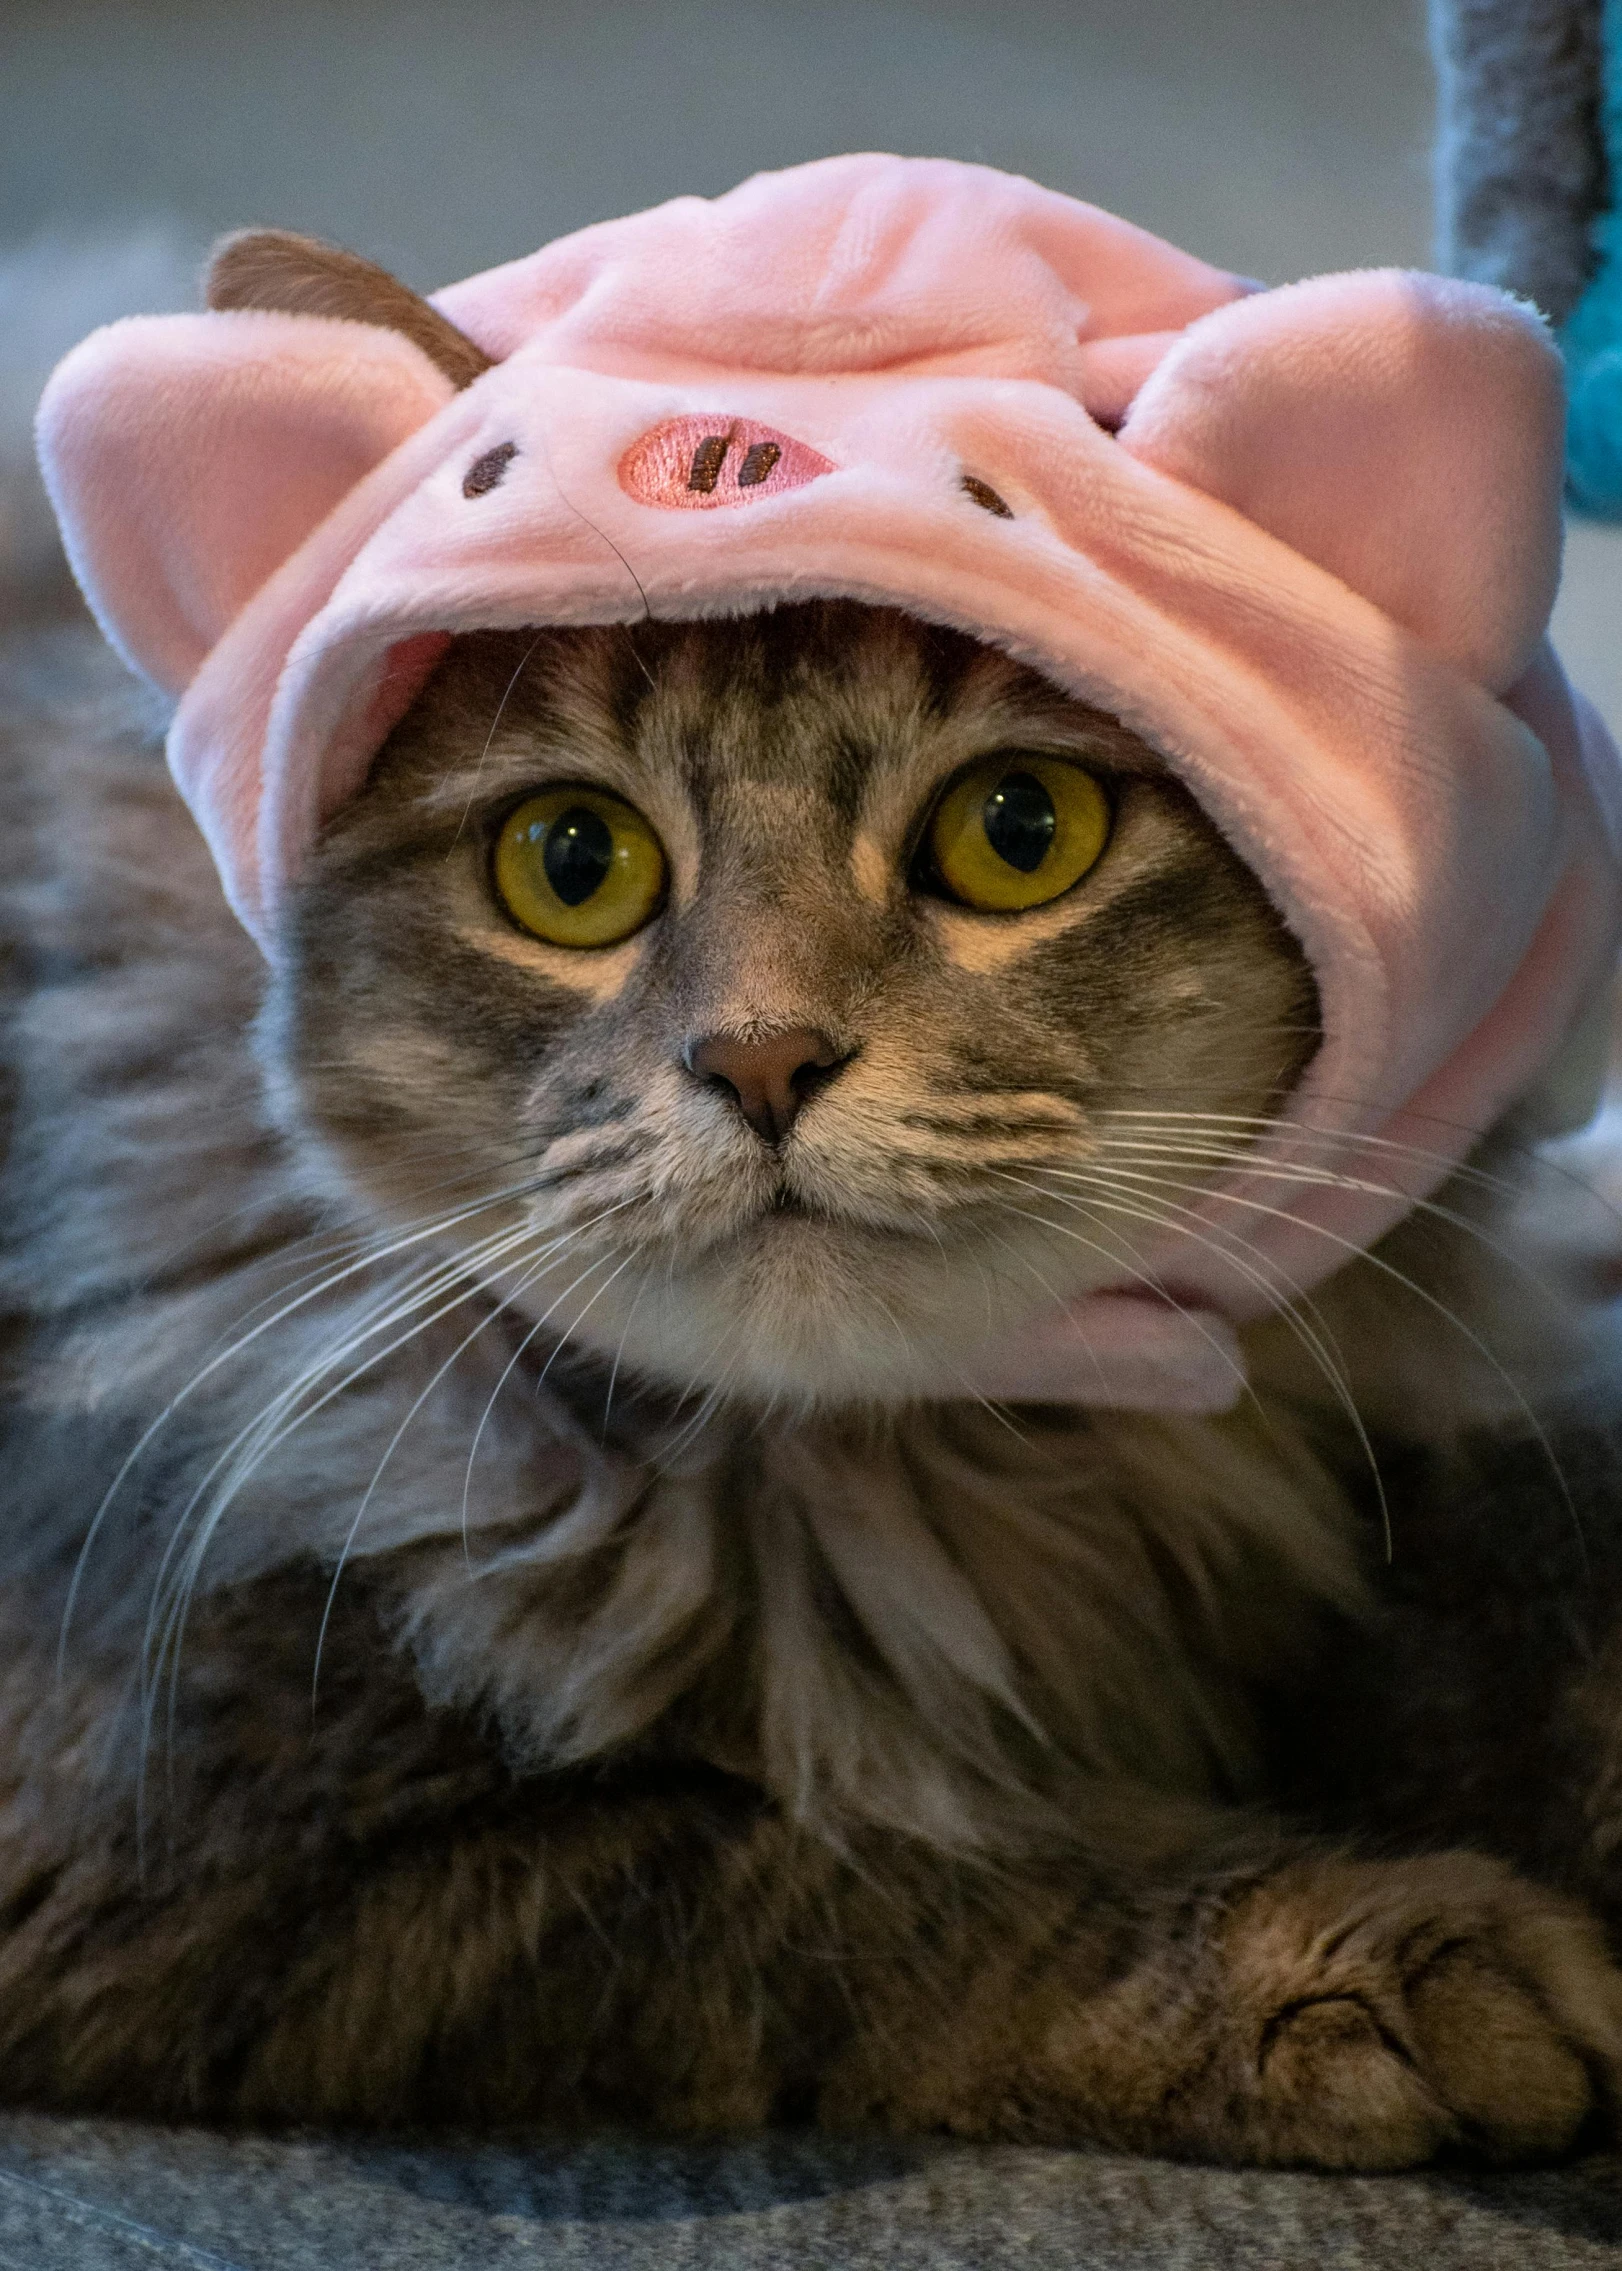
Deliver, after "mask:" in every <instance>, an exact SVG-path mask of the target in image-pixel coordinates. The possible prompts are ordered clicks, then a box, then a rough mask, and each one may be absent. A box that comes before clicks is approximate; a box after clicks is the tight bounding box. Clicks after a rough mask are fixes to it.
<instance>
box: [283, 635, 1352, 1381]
mask: <svg viewBox="0 0 1622 2271" xmlns="http://www.w3.org/2000/svg"><path fill="white" fill-rule="evenodd" d="M557 791H567V792H572V793H569V794H565V795H561V796H560V795H558V794H555V793H551V792H557ZM988 797H989V798H990V799H991V800H992V801H988ZM616 800H617V801H616ZM626 808H629V810H628V812H627V810H626ZM1054 862H1057V865H1055V864H1053V863H1054ZM1072 874H1073V875H1074V876H1075V880H1074V881H1068V878H1069V876H1070V875H1072ZM1056 885H1057V886H1058V888H1055V886H1056ZM616 894H617V897H616ZM1032 899H1034V901H1035V903H1034V904H1021V902H1024V901H1029V900H1032ZM560 909H561V910H562V912H561V913H560V911H559V910H560ZM621 933H624V935H620V934H621ZM582 936H583V937H584V938H585V940H586V942H585V943H561V942H560V940H561V939H562V938H564V937H567V938H569V939H571V940H573V939H575V938H577V937H582ZM1316 1020H1317V1005H1316V995H1315V990H1314V987H1313V983H1312V980H1311V976H1310V974H1309V972H1308V970H1307V968H1306V965H1305V962H1304V960H1303V958H1302V955H1301V953H1300V950H1299V948H1298V947H1297V946H1296V944H1295V942H1294V941H1293V939H1292V938H1291V937H1290V935H1289V934H1288V932H1287V931H1286V930H1285V928H1284V926H1283V924H1282V922H1281V921H1280V919H1279V917H1278V916H1277V914H1276V913H1275V912H1274V910H1273V908H1272V907H1271V905H1270V904H1269V902H1268V901H1267V899H1266V898H1265V896H1264V895H1263V893H1262V891H1261V889H1260V887H1259V886H1258V884H1257V883H1256V882H1255V880H1254V879H1253V878H1252V877H1251V875H1250V874H1249V873H1248V871H1247V870H1246V869H1245V868H1244V867H1243V866H1242V865H1241V864H1240V863H1239V862H1238V860H1237V859H1236V858H1235V857H1234V855H1233V854H1232V853H1231V852H1230V851H1229V850H1228V849H1227V847H1226V846H1225V845H1224V843H1223V842H1222V841H1221V839H1220V838H1219V837H1218V835H1217V834H1216V832H1215V831H1214V830H1213V829H1212V827H1211V826H1210V824H1209V823H1208V822H1207V821H1206V820H1205V819H1204V818H1203V816H1202V815H1201V814H1200V813H1199V811H1198V810H1197V808H1196V807H1195V806H1194V805H1193V803H1192V802H1191V800H1190V799H1189V798H1188V796H1187V795H1186V793H1185V792H1184V791H1183V790H1182V789H1181V788H1179V787H1178V786H1177V785H1176V784H1175V782H1173V781H1172V780H1171V779H1170V778H1169V777H1168V775H1167V774H1166V772H1165V770H1164V769H1163V768H1162V766H1161V764H1160V762H1159V760H1158V759H1157V758H1156V756H1155V754H1154V752H1153V751H1152V750H1150V749H1149V748H1148V747H1147V746H1146V745H1145V744H1144V743H1142V742H1141V741H1139V740H1138V739H1136V738H1135V737H1134V736H1133V735H1131V734H1130V733H1128V732H1127V731H1126V730H1125V729H1124V728H1123V727H1122V726H1121V725H1119V724H1118V723H1117V722H1115V721H1114V720H1112V719H1110V718H1108V717H1106V716H1104V715H1102V714H1101V713H1099V712H1097V711H1094V710H1091V709H1089V708H1087V707H1085V706H1083V705H1081V704H1079V703H1077V702H1074V701H1072V700H1070V699H1068V698H1066V697H1064V696H1063V695H1061V694H1059V693H1058V692H1057V691H1056V690H1055V689H1053V688H1052V687H1051V686H1049V685H1048V684H1046V683H1045V682H1044V681H1043V680H1041V679H1040V678H1038V677H1036V676H1035V675H1034V674H1033V673H1031V672H1029V671H1027V670H1024V669H1022V668H1021V667H1019V666H1018V665H1016V664H1014V663H1013V662H1011V661H1010V660H1008V659H1007V658H1006V657H1005V656H1003V655H1001V654H999V653H997V652H995V651H993V650H991V649H988V648H985V647H982V646H980V645H978V644H977V643H975V642H974V641H973V640H970V639H968V638H965V637H963V636H960V635H958V634H956V633H950V632H945V631H941V630H937V629H931V628H928V627H926V626H923V625H921V624H919V623H916V622H914V621H912V620H911V619H909V618H907V617H905V616H903V615H900V614H897V613H895V612H893V611H888V610H879V609H869V608H863V607H859V606H857V605H854V604H852V603H847V602H838V603H814V604H809V605H802V606H794V607H784V608H781V609H778V610H777V611H776V612H774V613H772V614H770V615H765V616H756V617H751V618H747V619H744V620H741V621H726V622H710V623H691V624H647V625H640V626H637V627H636V628H635V629H625V628H620V627H614V628H608V629H592V630H567V631H565V630H551V631H542V632H538V633H523V632H520V633H491V634H484V635H478V636H473V637H467V638H464V639H461V640H459V641H458V642H457V643H456V645H455V646H454V647H453V648H452V650H451V652H450V654H449V655H448V657H447V659H446V661H445V662H444V664H443V665H442V666H441V668H440V669H439V671H438V673H437V674H436V676H435V677H434V679H433V680H432V681H431V682H430V684H429V686H428V687H427V689H426V690H425V692H424V694H423V695H422V697H421V698H420V699H419V701H418V702H417V704H416V706H415V707H414V709H413V710H412V711H411V713H410V714H409V715H408V717H407V718H406V719H405V720H404V721H403V723H402V724H401V725H400V726H399V727H398V728H397V729H396V731H395V732H394V734H393V735H392V737H391V738H390V740H389V742H388V744H387V746H386V747H385V749H384V750H383V752H382V754H381V756H380V758H379V760H378V762H377V765H376V767H375V769H374V771H373V775H372V778H371V780H370V782H369V784H368V786H367V788H366V790H365V792H364V793H363V794H362V795H361V796H360V797H358V798H357V799H356V800H355V801H354V802H353V803H352V804H351V805H349V806H348V807H346V808H345V809H344V810H343V811H342V812H341V813H340V814H339V816H338V817H337V818H336V820H335V821H333V823H332V824H331V825H330V826H329V828H328V829H327V831H326V833H325V835H324V837H323V839H322V841H321V842H320V844H319V846H318V847H317V850H316V853H315V855H314V857H313V859H312V860H311V863H310V866H309V868H308V871H307V873H306V875H305V878H304V880H303V881H302V883H301V885H300V888H299V890H298V893H297V895H296V898H295V901H294V903H293V906H292V909H291V913H290V918H289V927H288V934H287V953H286V956H285V959H284V963H283V966H282V969H281V972H280V974H279V976H278V979H277V982H276V987H275V992H274V994H273V999H272V1003H271V1008H270V1012H269V1014H268V1017H267V1021H266V1028H265V1046H266V1049H267V1051H268V1053H269V1055H270V1057H271V1060H272V1063H273V1067H274V1069H275V1071H276V1073H277V1075H278V1086H279V1090H280V1093H281V1094H282V1095H283V1096H284V1097H285V1098H286V1099H287V1103H288V1109H289V1111H290V1113H291V1114H292V1116H293V1117H294V1119H295V1120H296V1122H297V1123H298V1125H299V1126H300V1127H301V1129H302V1130H303V1131H304V1133H305V1135H306V1136H307V1137H308V1138H309V1139H311V1140H312V1141H313V1143H314V1145H315V1146H316V1148H317V1150H318V1152H319V1154H320V1156H321V1157H322V1158H323V1159H324V1161H325V1162H326V1166H327V1170H328V1172H329V1173H330V1174H331V1175H333V1176H335V1177H337V1178H338V1179H339V1180H340V1181H341V1183H342V1184H343V1186H344V1187H345V1189H346V1190H347V1191H348V1192H349V1193H350V1194H351V1195H352V1196H354V1195H358V1197H359V1198H360V1200H361V1202H362V1204H363V1205H364V1206H365V1207H366V1208H367V1209H368V1210H369V1211H373V1212H381V1213H382V1214H384V1215H385V1216H387V1217H390V1218H394V1219H398V1220H400V1221H401V1222H412V1223H417V1222H421V1221H425V1220H428V1219H430V1218H433V1217H435V1216H443V1217H444V1230H443V1236H444V1238H445V1239H446V1240H448V1241H449V1242H451V1244H452V1245H453V1246H454V1247H455V1248H456V1249H457V1250H458V1251H459V1252H460V1253H461V1254H462V1255H463V1257H464V1258H465V1260H466V1262H467V1265H468V1267H469V1268H470V1269H472V1270H475V1271H476V1272H478V1273H479V1274H480V1275H482V1276H483V1277H484V1278H486V1279H487V1280H488V1282H489V1284H490V1285H491V1287H492V1288H493V1289H494V1290H495V1291H496V1292H497V1293H498V1295H499V1296H501V1297H503V1298H505V1299H506V1300H507V1301H509V1302H510V1303H511V1305H512V1308H513V1310H514V1312H515V1313H516V1314H517V1315H519V1316H520V1317H522V1318H526V1319H528V1320H531V1321H532V1322H533V1323H534V1324H535V1325H536V1326H537V1327H538V1328H539V1330H540V1331H541V1332H543V1333H546V1334H552V1335H559V1336H561V1335H563V1334H567V1335H568V1336H569V1337H570V1339H571V1341H572V1342H573V1343H574V1344H575V1345H577V1346H579V1345H583V1346H585V1347H587V1348H590V1349H593V1350H596V1351H599V1352H601V1353H602V1355H603V1356H604V1357H606V1358H607V1359H609V1360H610V1361H611V1362H613V1363H614V1364H616V1365H623V1366H624V1367H626V1368H627V1369H629V1370H632V1371H635V1372H638V1373H642V1374H648V1375H652V1376H655V1377H657V1378H659V1379H661V1380H663V1381H667V1382H673V1383H676V1384H678V1385H679V1386H681V1387H683V1388H697V1389H708V1390H716V1391H721V1392H724V1393H727V1394H730V1395H736V1396H739V1397H742V1398H750V1399H758V1400H765V1401H771V1400H791V1401H794V1402H816V1401H836V1400H848V1399H855V1400H880V1401H893V1400H897V1399H901V1398H906V1397H911V1396H918V1395H952V1394H957V1393H961V1392H962V1389H963V1385H964V1379H965V1366H966V1365H967V1364H968V1362H969V1361H970V1359H971V1356H972V1352H973V1351H974V1349H975V1348H976V1347H977V1346H979V1345H980V1344H982V1343H983V1342H985V1341H986V1340H987V1339H988V1338H990V1337H992V1336H994V1335H997V1334H1000V1333H1004V1332H1007V1331H1009V1330H1012V1329H1014V1328H1016V1327H1017V1326H1018V1325H1019V1324H1021V1323H1022V1322H1024V1321H1025V1320H1027V1319H1028V1318H1029V1317H1030V1316H1031V1315H1032V1314H1033V1313H1034V1312H1036V1311H1039V1310H1040V1309H1042V1308H1044V1307H1045V1306H1046V1305H1047V1304H1049V1303H1051V1302H1052V1301H1054V1300H1055V1299H1058V1298H1062V1297H1065V1296H1068V1295H1073V1294H1075V1293H1079V1292H1082V1291H1085V1290H1089V1289H1091V1288H1094V1287H1097V1286H1100V1285H1103V1284H1107V1283H1113V1284H1120V1283H1130V1282H1133V1280H1134V1274H1135V1271H1136V1269H1137V1268H1138V1264H1137V1263H1136V1261H1135V1256H1136V1254H1137V1252H1138V1250H1139V1249H1140V1248H1141V1246H1142V1244H1143V1242H1144V1240H1145V1238H1146V1237H1147V1236H1148V1234H1149V1230H1150V1228H1151V1217H1157V1218H1160V1219H1167V1218H1169V1219H1171V1220H1174V1221H1175V1220H1176V1219H1177V1216H1176V1209H1177V1208H1178V1207H1180V1206H1183V1205H1186V1202H1187V1197H1188V1194H1189V1186H1190V1181H1191V1178H1190V1177H1189V1176H1188V1175H1187V1174H1186V1172H1185V1173H1184V1174H1183V1176H1182V1179H1181V1181H1180V1183H1179V1185H1178V1187H1177V1188H1176V1189H1175V1190H1170V1189H1163V1190H1158V1191H1156V1190H1150V1188H1149V1186H1147V1185H1146V1184H1144V1183H1143V1181H1142V1180H1141V1179H1134V1171H1133V1166H1132V1155H1131V1153H1130V1152H1129V1151H1128V1149H1127V1148H1126V1147H1127V1145H1128V1143H1129V1142H1130V1140H1131V1138H1132V1134H1133V1123H1131V1122H1129V1121H1127V1120H1125V1119H1124V1118H1123V1117H1122V1115H1124V1114H1126V1113H1129V1112H1141V1111H1146V1110H1147V1111H1180V1112H1201V1113H1208V1114H1224V1115H1233V1116H1234V1117H1235V1119H1236V1120H1238V1119H1240V1118H1241V1117H1242V1116H1244V1115H1260V1114H1265V1113H1267V1112H1268V1111H1270V1110H1272V1109H1274V1108H1276V1106H1277V1105H1278V1103H1279V1102H1280V1100H1281V1099H1282V1097H1283V1096H1284V1095H1285V1094H1287V1093H1288V1091H1289V1090H1290V1089H1291V1088H1292V1087H1293V1086H1294V1084H1295V1082H1296V1081H1297V1080H1298V1078H1299V1076H1300V1073H1301V1071H1302V1069H1303V1068H1304V1066H1305V1064H1306V1062H1307V1060H1308V1059H1309V1057H1310V1055H1311V1053H1312V1050H1313V1048H1314V1047H1315V1045H1316V1040H1317V1022H1316ZM1123 1131H1125V1132H1123ZM1146 1194H1147V1195H1146Z"/></svg>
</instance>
